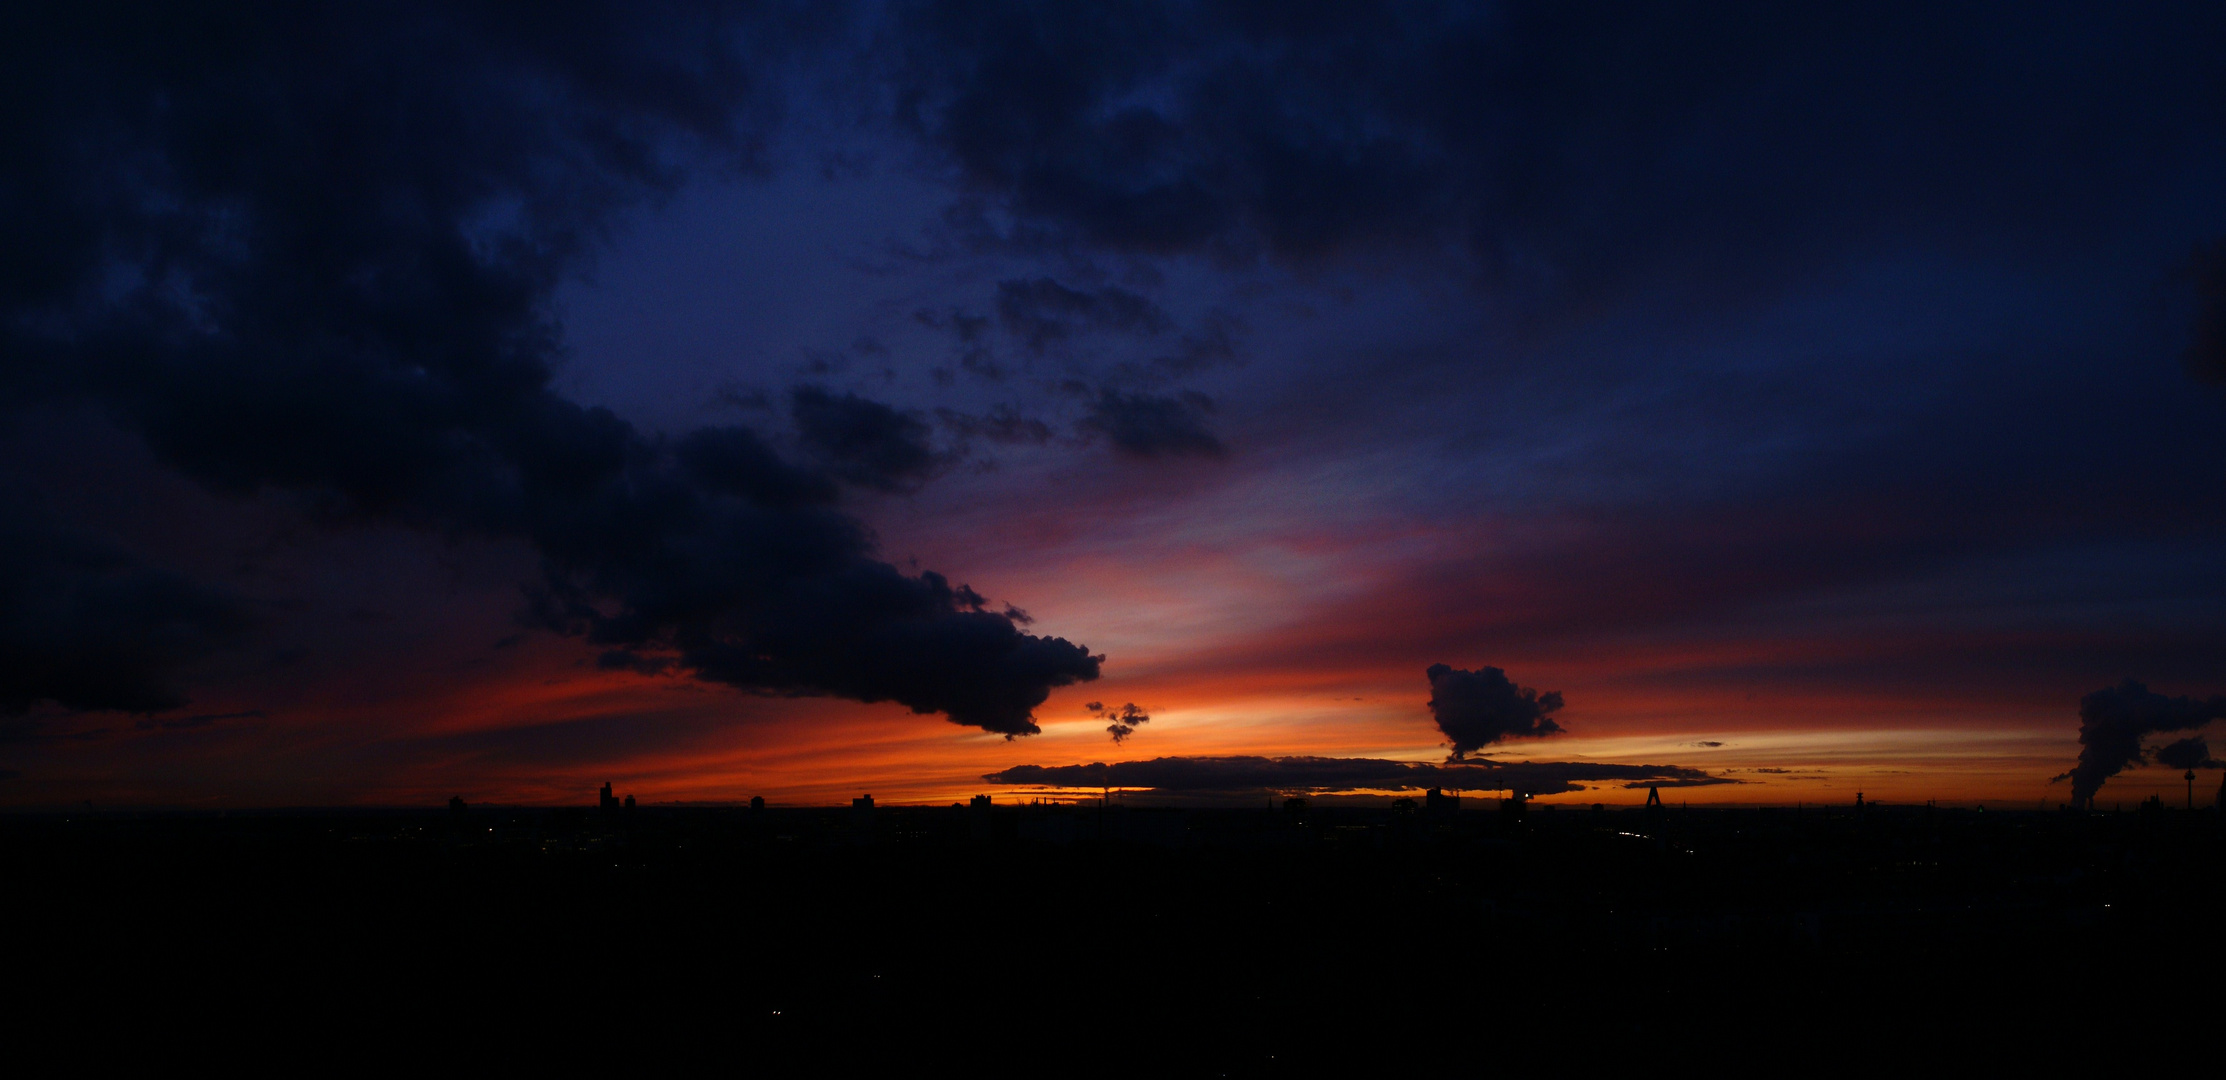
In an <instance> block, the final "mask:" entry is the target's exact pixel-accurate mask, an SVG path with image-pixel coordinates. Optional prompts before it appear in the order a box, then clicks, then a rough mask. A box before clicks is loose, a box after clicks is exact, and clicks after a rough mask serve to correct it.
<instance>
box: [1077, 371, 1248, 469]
mask: <svg viewBox="0 0 2226 1080" xmlns="http://www.w3.org/2000/svg"><path fill="white" fill-rule="evenodd" d="M1212 411H1213V399H1212V398H1209V397H1207V396H1206V395H1204V394H1200V393H1195V392H1193V393H1185V394H1183V395H1181V396H1179V397H1166V396H1161V395H1154V394H1128V393H1122V392H1120V391H1118V390H1114V389H1113V388H1111V387H1106V388H1104V389H1101V390H1099V391H1098V396H1097V400H1096V401H1094V402H1092V403H1091V405H1090V412H1089V414H1088V415H1087V416H1084V417H1083V418H1082V423H1081V426H1082V428H1083V429H1084V430H1087V431H1095V432H1098V433H1100V434H1102V435H1104V436H1106V437H1107V438H1109V439H1111V440H1112V441H1113V448H1114V449H1115V450H1118V451H1119V452H1121V453H1122V454H1123V455H1125V456H1128V457H1132V458H1140V459H1152V458H1162V457H1203V458H1220V457H1226V456H1228V453H1229V448H1228V447H1226V446H1224V445H1222V442H1221V440H1220V439H1219V438H1217V437H1215V435H1214V433H1213V432H1212V431H1211V430H1210V429H1208V428H1207V427H1206V420H1205V417H1206V414H1207V413H1210V412H1212Z"/></svg>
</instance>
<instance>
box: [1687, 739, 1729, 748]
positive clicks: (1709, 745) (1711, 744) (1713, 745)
mask: <svg viewBox="0 0 2226 1080" xmlns="http://www.w3.org/2000/svg"><path fill="white" fill-rule="evenodd" d="M1691 745H1694V746H1697V747H1700V748H1701V749H1703V750H1714V749H1715V748H1717V747H1719V746H1722V745H1723V744H1722V743H1720V742H1711V741H1702V742H1697V743H1693V744H1691Z"/></svg>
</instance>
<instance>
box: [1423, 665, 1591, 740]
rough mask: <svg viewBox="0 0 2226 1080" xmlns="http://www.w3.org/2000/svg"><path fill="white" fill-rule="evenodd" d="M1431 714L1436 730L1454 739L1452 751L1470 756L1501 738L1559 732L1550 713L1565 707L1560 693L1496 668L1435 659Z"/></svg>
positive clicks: (1431, 691) (1534, 736)
mask: <svg viewBox="0 0 2226 1080" xmlns="http://www.w3.org/2000/svg"><path fill="white" fill-rule="evenodd" d="M1424 674H1426V675H1428V676H1429V677H1430V715H1431V717H1433V718H1434V719H1436V720H1437V722H1438V730H1439V731H1442V732H1445V737H1446V738H1448V739H1450V740H1452V742H1453V756H1454V757H1455V758H1456V759H1458V758H1463V757H1467V756H1468V755H1469V754H1471V753H1474V752H1475V751H1477V750H1480V749H1483V748H1484V747H1486V746H1490V745H1491V744H1493V743H1496V742H1498V741H1500V740H1501V739H1512V738H1540V737H1543V736H1547V735H1553V734H1556V733H1558V732H1560V731H1561V725H1560V724H1557V723H1555V722H1554V720H1553V717H1552V716H1551V714H1552V713H1555V712H1558V711H1560V709H1561V693H1560V692H1559V691H1548V692H1545V693H1540V692H1538V691H1536V690H1533V689H1531V688H1529V687H1526V686H1517V685H1515V683H1514V681H1513V680H1511V679H1509V678H1508V677H1507V673H1506V672H1504V671H1501V670H1500V669H1498V668H1496V667H1487V668H1479V669H1477V670H1475V671H1462V670H1461V669H1459V668H1456V667H1449V666H1447V665H1445V664H1432V665H1430V669H1429V670H1428V671H1427V672H1425V673H1424Z"/></svg>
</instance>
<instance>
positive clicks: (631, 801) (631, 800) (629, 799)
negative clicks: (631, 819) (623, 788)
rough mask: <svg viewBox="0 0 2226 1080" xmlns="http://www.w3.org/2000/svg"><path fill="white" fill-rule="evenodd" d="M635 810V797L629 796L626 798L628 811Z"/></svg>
mask: <svg viewBox="0 0 2226 1080" xmlns="http://www.w3.org/2000/svg"><path fill="white" fill-rule="evenodd" d="M633 808H634V797H633V796H632V795H628V796H626V809H628V810H632V809H633Z"/></svg>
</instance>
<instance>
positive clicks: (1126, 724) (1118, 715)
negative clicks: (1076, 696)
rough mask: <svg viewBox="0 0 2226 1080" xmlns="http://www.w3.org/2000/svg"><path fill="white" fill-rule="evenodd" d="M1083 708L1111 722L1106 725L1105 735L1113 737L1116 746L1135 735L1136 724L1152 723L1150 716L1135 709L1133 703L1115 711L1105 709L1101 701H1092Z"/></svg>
mask: <svg viewBox="0 0 2226 1080" xmlns="http://www.w3.org/2000/svg"><path fill="white" fill-rule="evenodd" d="M1083 708H1086V709H1088V710H1090V711H1091V712H1094V713H1100V714H1102V716H1101V717H1100V719H1105V720H1111V721H1113V722H1112V723H1111V724H1108V725H1106V728H1105V733H1106V734H1108V735H1111V736H1113V741H1114V743H1116V744H1118V743H1120V742H1122V741H1124V740H1126V739H1127V738H1128V737H1129V736H1131V735H1134V734H1136V726H1137V725H1138V724H1148V723H1151V722H1152V716H1151V714H1150V713H1147V712H1145V711H1144V710H1142V709H1139V708H1137V707H1136V703H1135V702H1133V701H1132V702H1129V703H1128V704H1126V705H1123V706H1121V707H1120V708H1117V709H1107V708H1106V707H1105V703H1104V702H1101V701H1093V702H1091V703H1089V704H1088V705H1085V706H1083Z"/></svg>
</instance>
